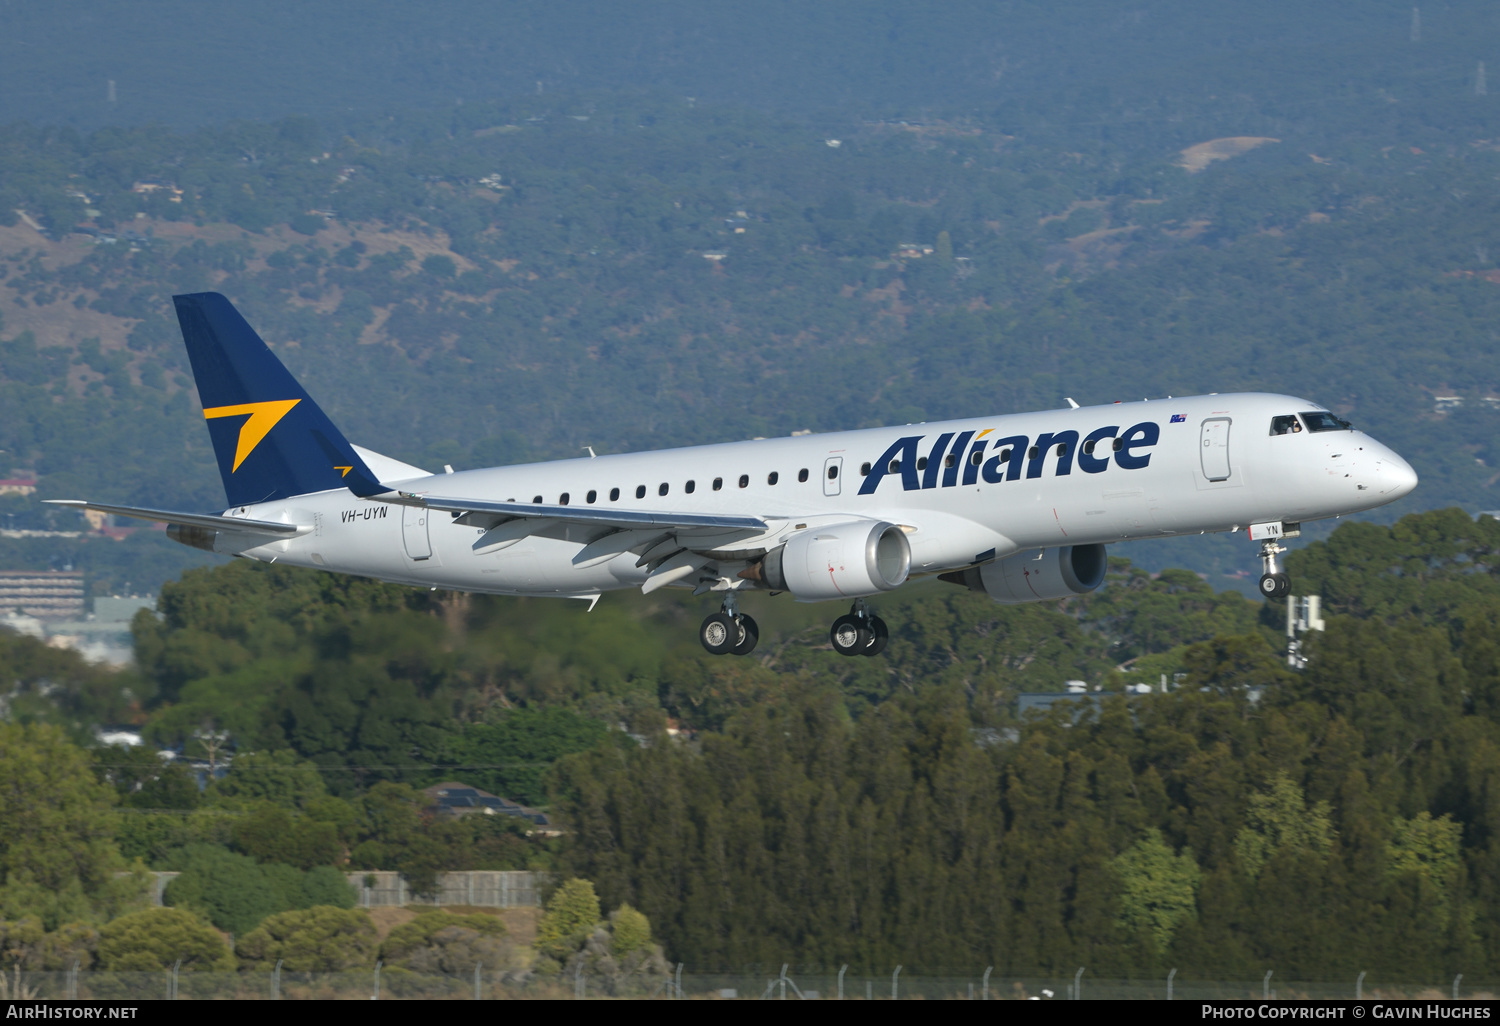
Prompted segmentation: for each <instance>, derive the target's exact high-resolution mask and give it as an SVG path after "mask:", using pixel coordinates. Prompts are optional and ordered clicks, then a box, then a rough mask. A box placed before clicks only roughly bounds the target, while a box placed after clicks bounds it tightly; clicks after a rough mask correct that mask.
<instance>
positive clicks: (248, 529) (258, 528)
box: [42, 499, 300, 538]
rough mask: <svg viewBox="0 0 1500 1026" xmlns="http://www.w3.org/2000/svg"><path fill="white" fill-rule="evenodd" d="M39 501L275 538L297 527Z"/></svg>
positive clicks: (67, 501)
mask: <svg viewBox="0 0 1500 1026" xmlns="http://www.w3.org/2000/svg"><path fill="white" fill-rule="evenodd" d="M42 501H43V502H45V503H47V504H49V505H52V506H67V507H68V508H69V509H91V510H94V511H95V512H98V513H112V514H114V515H115V516H120V517H135V518H136V519H137V520H155V521H158V522H159V523H163V524H181V525H183V526H184V527H204V528H207V529H208V530H210V531H238V532H240V533H242V534H265V535H270V536H271V537H275V538H284V537H287V536H289V535H294V534H296V533H297V532H298V531H299V530H300V528H299V527H298V526H297V525H296V524H278V523H275V522H274V521H270V520H242V519H240V518H239V517H226V516H220V515H218V514H215V513H180V512H178V511H176V510H168V509H142V508H140V507H137V506H110V505H106V504H105V503H102V502H85V501H84V500H83V499H43V500H42Z"/></svg>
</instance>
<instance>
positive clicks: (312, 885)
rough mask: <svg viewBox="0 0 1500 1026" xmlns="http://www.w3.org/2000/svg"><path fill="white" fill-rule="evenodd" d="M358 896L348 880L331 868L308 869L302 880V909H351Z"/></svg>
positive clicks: (299, 904)
mask: <svg viewBox="0 0 1500 1026" xmlns="http://www.w3.org/2000/svg"><path fill="white" fill-rule="evenodd" d="M358 897H359V895H358V894H357V893H356V892H355V890H354V887H353V885H352V884H350V883H349V879H348V878H347V877H346V876H344V874H343V873H340V872H339V871H338V870H337V869H334V868H333V867H332V866H318V867H316V868H315V869H309V870H308V871H307V875H305V876H304V877H303V878H302V895H301V898H302V900H301V901H299V902H298V903H297V904H298V906H299V907H302V908H315V907H317V906H319V905H327V906H330V907H332V908H353V907H354V903H355V901H356V900H357V899H358Z"/></svg>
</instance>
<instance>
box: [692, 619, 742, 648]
mask: <svg viewBox="0 0 1500 1026" xmlns="http://www.w3.org/2000/svg"><path fill="white" fill-rule="evenodd" d="M698 640H699V641H700V642H702V643H703V648H704V651H706V652H707V653H708V654H709V655H725V654H726V653H728V652H730V651H731V650H732V649H733V648H734V646H735V645H737V644H739V642H740V628H739V625H738V624H736V623H735V622H734V617H732V616H730V615H729V614H728V613H715V614H714V615H713V616H710V617H706V618H705V619H704V621H703V623H702V624H701V625H700V626H699V627H698Z"/></svg>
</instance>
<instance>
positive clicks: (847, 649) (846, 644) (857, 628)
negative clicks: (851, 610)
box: [828, 616, 871, 656]
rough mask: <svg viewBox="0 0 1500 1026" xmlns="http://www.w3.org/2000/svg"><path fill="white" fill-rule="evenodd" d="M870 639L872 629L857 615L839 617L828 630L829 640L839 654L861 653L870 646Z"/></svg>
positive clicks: (851, 654)
mask: <svg viewBox="0 0 1500 1026" xmlns="http://www.w3.org/2000/svg"><path fill="white" fill-rule="evenodd" d="M870 639H871V634H870V629H869V628H868V627H866V626H865V625H864V623H863V622H862V621H861V620H860V619H859V617H857V616H841V617H839V618H838V619H837V620H835V621H833V626H832V627H831V628H829V631H828V640H829V642H830V643H832V645H833V650H834V651H835V652H837V653H838V654H839V655H846V656H856V655H859V654H860V653H862V652H863V651H864V650H865V649H867V648H869V647H870Z"/></svg>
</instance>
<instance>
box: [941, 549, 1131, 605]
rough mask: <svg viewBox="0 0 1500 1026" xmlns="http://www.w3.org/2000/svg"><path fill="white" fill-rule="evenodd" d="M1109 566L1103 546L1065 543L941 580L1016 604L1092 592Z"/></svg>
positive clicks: (971, 569)
mask: <svg viewBox="0 0 1500 1026" xmlns="http://www.w3.org/2000/svg"><path fill="white" fill-rule="evenodd" d="M1107 569H1109V557H1108V556H1107V555H1106V553H1105V550H1104V546H1103V545H1064V546H1062V547H1061V548H1056V549H1041V550H1031V551H1028V552H1017V553H1016V554H1015V555H1013V556H1006V557H1005V558H1004V559H997V560H995V561H994V562H991V563H985V564H984V565H983V566H971V567H969V568H968V569H967V570H956V571H954V572H953V573H950V574H940V575H939V579H940V580H944V581H947V582H949V583H950V584H962V585H964V586H965V587H967V588H968V589H969V590H970V591H982V592H984V593H985V594H986V595H988V596H989V597H990V598H992V599H994V600H995V601H996V602H999V603H1000V604H1001V605H1007V606H1013V605H1020V604H1021V603H1023V602H1045V601H1047V600H1049V599H1060V598H1067V597H1068V596H1070V595H1082V594H1084V593H1085V592H1090V591H1093V590H1094V589H1095V588H1097V587H1099V585H1101V584H1103V583H1104V573H1105V571H1106V570H1107Z"/></svg>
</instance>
